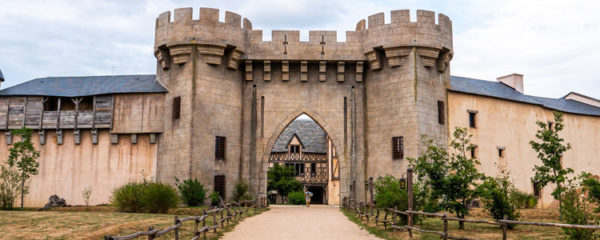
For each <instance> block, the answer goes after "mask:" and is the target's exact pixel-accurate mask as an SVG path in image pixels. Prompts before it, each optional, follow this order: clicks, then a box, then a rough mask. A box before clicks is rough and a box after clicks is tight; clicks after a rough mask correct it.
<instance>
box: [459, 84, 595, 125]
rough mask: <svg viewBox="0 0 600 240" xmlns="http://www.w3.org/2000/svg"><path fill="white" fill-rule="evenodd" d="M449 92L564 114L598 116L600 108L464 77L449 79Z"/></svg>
mask: <svg viewBox="0 0 600 240" xmlns="http://www.w3.org/2000/svg"><path fill="white" fill-rule="evenodd" d="M450 80H451V83H450V91H454V92H461V93H468V94H475V95H481V96H487V97H494V98H500V99H505V100H510V101H516V102H523V103H529V104H535V105H539V106H542V107H545V108H549V109H552V110H557V111H561V112H566V113H574V114H582V115H592V116H600V108H598V107H595V106H592V105H588V104H585V103H582V102H578V101H575V100H570V99H564V98H545V97H536V96H530V95H525V94H523V93H520V92H518V91H516V90H515V89H513V88H511V87H509V86H507V85H505V84H503V83H500V82H497V81H486V80H480V79H473V78H466V77H457V76H451V77H450Z"/></svg>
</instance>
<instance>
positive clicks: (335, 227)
mask: <svg viewBox="0 0 600 240" xmlns="http://www.w3.org/2000/svg"><path fill="white" fill-rule="evenodd" d="M270 208H271V210H269V211H267V212H264V213H262V214H260V215H258V216H254V217H251V218H247V219H245V220H243V221H242V222H241V223H240V224H239V225H237V226H236V227H235V229H234V230H233V231H231V232H228V233H225V236H224V237H223V239H225V240H243V239H252V240H254V239H265V240H269V239H277V240H280V239H291V240H295V239H311V240H314V239H343V240H354V239H356V240H363V239H378V238H377V237H375V236H374V235H371V234H369V233H368V232H367V231H366V230H363V229H361V228H360V227H359V226H358V225H356V224H354V223H353V222H351V221H350V220H348V218H346V216H344V214H343V213H342V212H341V211H340V209H339V208H337V207H330V206H323V205H313V206H311V207H309V208H307V207H304V206H273V205H271V206H270Z"/></svg>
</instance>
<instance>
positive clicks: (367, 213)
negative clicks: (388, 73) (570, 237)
mask: <svg viewBox="0 0 600 240" xmlns="http://www.w3.org/2000/svg"><path fill="white" fill-rule="evenodd" d="M407 177H408V179H407V182H408V186H407V191H408V196H409V197H408V199H409V201H408V209H409V210H406V211H400V210H398V209H392V208H387V209H380V208H377V207H376V206H375V204H373V183H372V178H370V180H369V193H370V196H371V197H370V199H371V202H368V203H365V202H357V201H354V200H351V199H348V198H347V197H346V198H344V199H343V202H342V207H343V208H345V209H348V210H350V211H352V212H353V213H354V215H355V216H356V217H358V218H359V219H360V221H363V219H364V221H366V222H367V223H369V221H370V219H374V221H375V226H377V225H378V224H379V223H383V227H384V229H387V228H388V225H389V227H390V228H392V229H397V230H406V231H408V235H409V239H412V238H413V236H412V233H413V231H417V232H422V233H427V234H435V235H438V236H439V237H440V238H442V239H461V240H472V239H471V238H465V237H458V236H451V235H449V234H448V221H455V222H463V223H480V224H489V225H496V226H499V227H500V228H502V239H503V240H506V239H507V237H508V226H509V225H533V226H541V227H561V228H572V229H589V230H600V225H577V224H565V223H548V222H527V221H515V220H507V219H506V216H505V217H504V219H502V220H497V221H490V220H484V219H466V218H456V217H450V216H447V215H446V214H440V213H428V212H421V211H413V210H412V209H413V207H412V169H409V170H408V171H407ZM381 212H383V213H384V214H383V218H381V216H380V213H381ZM401 215H404V216H406V217H407V220H408V221H407V224H406V225H400V224H399V221H398V220H399V219H400V216H401ZM414 216H424V217H430V218H440V219H441V220H442V221H443V230H442V231H434V230H427V229H422V228H418V227H415V226H414V225H413V217H414ZM473 240H474V239H473Z"/></svg>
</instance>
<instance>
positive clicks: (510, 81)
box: [496, 73, 523, 93]
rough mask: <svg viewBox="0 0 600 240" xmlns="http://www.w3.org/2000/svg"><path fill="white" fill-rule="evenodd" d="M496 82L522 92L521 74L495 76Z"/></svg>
mask: <svg viewBox="0 0 600 240" xmlns="http://www.w3.org/2000/svg"><path fill="white" fill-rule="evenodd" d="M496 79H497V80H498V82H501V83H503V84H504V85H506V86H509V87H511V88H513V89H514V90H517V92H520V93H523V74H518V73H513V74H509V75H506V76H502V77H498V78H496Z"/></svg>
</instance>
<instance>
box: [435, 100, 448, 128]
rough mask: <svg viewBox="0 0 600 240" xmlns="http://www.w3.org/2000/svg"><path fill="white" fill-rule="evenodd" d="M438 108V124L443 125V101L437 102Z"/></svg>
mask: <svg viewBox="0 0 600 240" xmlns="http://www.w3.org/2000/svg"><path fill="white" fill-rule="evenodd" d="M437 107H438V123H439V124H441V125H444V124H445V123H446V108H445V104H444V101H437Z"/></svg>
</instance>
